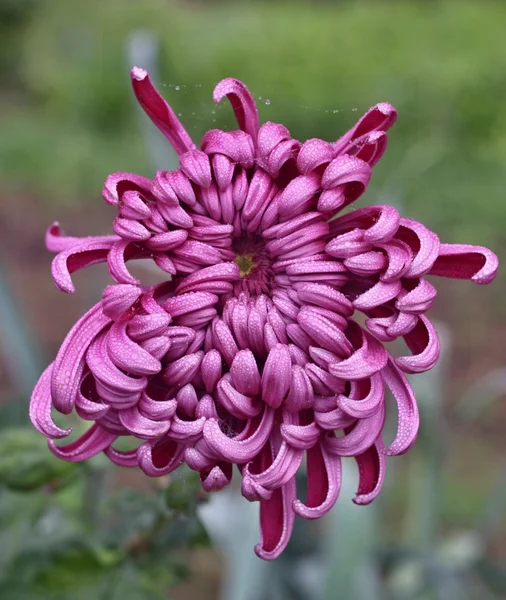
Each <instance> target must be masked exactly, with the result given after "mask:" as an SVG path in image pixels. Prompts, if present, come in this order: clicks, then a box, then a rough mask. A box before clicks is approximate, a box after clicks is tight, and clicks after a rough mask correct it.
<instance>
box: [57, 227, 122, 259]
mask: <svg viewBox="0 0 506 600" xmlns="http://www.w3.org/2000/svg"><path fill="white" fill-rule="evenodd" d="M117 239H118V237H117V236H116V235H103V236H86V237H72V236H70V235H64V234H63V232H62V230H61V228H60V224H59V223H58V222H55V223H53V224H52V225H51V226H50V227H48V228H47V230H46V237H45V242H46V248H47V249H48V250H49V251H50V252H62V251H63V250H68V249H69V248H72V247H73V246H77V245H79V244H82V243H84V242H87V241H95V242H111V241H112V242H113V241H115V240H117Z"/></svg>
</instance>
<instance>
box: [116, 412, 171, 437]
mask: <svg viewBox="0 0 506 600" xmlns="http://www.w3.org/2000/svg"><path fill="white" fill-rule="evenodd" d="M119 420H120V422H121V424H122V425H123V427H124V428H125V429H127V430H128V431H129V432H130V433H131V434H132V435H134V436H135V437H138V438H141V439H146V440H149V439H156V438H159V437H160V436H161V435H163V434H164V433H166V432H167V431H168V430H169V428H170V422H169V421H152V420H151V419H148V418H147V417H145V416H144V415H142V414H141V413H140V411H139V408H138V406H130V407H129V408H125V409H123V410H120V411H119Z"/></svg>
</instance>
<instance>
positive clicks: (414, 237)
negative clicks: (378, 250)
mask: <svg viewBox="0 0 506 600" xmlns="http://www.w3.org/2000/svg"><path fill="white" fill-rule="evenodd" d="M396 237H397V238H399V239H400V240H402V241H403V242H405V243H406V244H408V246H409V247H410V248H411V250H412V252H413V254H414V258H413V261H412V262H411V265H410V267H409V269H408V270H407V272H406V274H405V276H406V277H419V276H420V275H423V274H424V273H427V272H428V271H430V270H431V268H432V266H433V264H434V263H435V261H436V259H437V257H438V256H439V248H440V244H439V238H438V237H437V235H436V234H435V233H434V232H432V231H430V230H429V229H427V227H425V226H424V225H422V224H421V223H418V221H412V220H411V219H401V224H400V227H399V229H398V231H397V234H396Z"/></svg>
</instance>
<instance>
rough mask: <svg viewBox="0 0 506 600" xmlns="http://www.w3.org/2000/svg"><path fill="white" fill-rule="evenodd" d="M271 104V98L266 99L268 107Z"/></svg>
mask: <svg viewBox="0 0 506 600" xmlns="http://www.w3.org/2000/svg"><path fill="white" fill-rule="evenodd" d="M270 103H271V101H270V99H269V98H266V99H265V104H267V106H269V104H270Z"/></svg>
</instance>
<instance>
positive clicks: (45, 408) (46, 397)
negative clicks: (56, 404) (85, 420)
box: [29, 363, 72, 439]
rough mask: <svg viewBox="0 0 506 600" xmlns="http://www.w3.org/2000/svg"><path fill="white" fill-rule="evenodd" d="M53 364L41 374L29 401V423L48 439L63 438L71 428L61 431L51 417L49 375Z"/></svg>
mask: <svg viewBox="0 0 506 600" xmlns="http://www.w3.org/2000/svg"><path fill="white" fill-rule="evenodd" d="M52 373H53V363H51V364H50V365H49V367H47V369H46V370H45V371H44V372H43V373H42V375H41V376H40V378H39V380H38V381H37V384H36V385H35V388H34V390H33V392H32V397H31V399H30V411H29V414H30V421H31V422H32V424H33V426H34V427H35V429H37V431H39V432H40V433H42V435H45V436H46V437H48V438H51V439H57V438H63V437H66V436H67V435H69V434H70V433H71V432H72V427H69V428H68V429H61V428H60V427H58V426H57V425H56V424H55V423H54V422H53V419H52V417H51V407H52V401H51V375H52Z"/></svg>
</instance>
